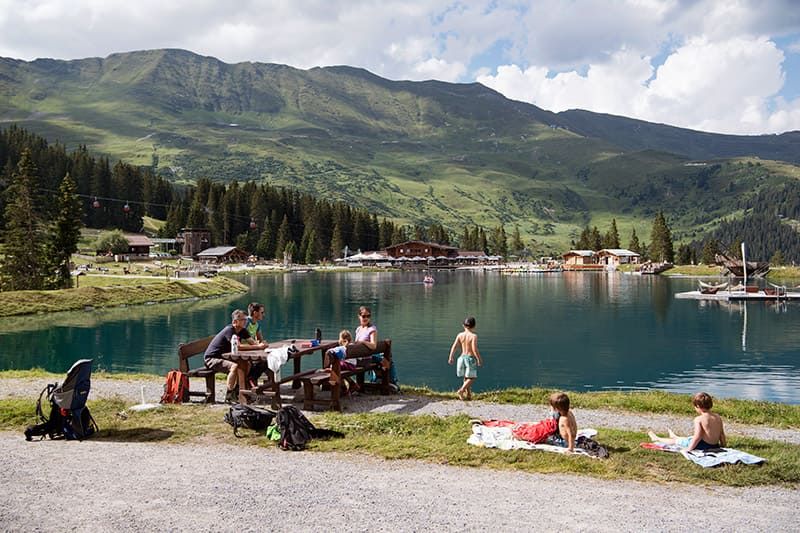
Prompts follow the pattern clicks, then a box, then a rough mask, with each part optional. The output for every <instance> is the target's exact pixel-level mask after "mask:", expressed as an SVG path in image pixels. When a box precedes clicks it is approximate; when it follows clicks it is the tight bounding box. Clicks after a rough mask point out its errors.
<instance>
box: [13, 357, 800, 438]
mask: <svg viewBox="0 0 800 533" xmlns="http://www.w3.org/2000/svg"><path fill="white" fill-rule="evenodd" d="M218 377H219V378H220V379H223V378H224V377H223V375H222V374H220V375H219V376H218ZM31 378H37V379H41V380H42V381H44V382H48V381H51V382H52V381H60V380H62V379H64V375H63V374H55V373H52V372H46V371H44V370H41V369H31V370H3V371H0V380H2V379H31ZM92 379H95V380H99V379H115V380H121V381H130V380H152V381H153V382H156V383H163V381H164V376H154V375H150V374H110V373H107V372H102V371H99V372H94V373H93V374H92ZM553 392H555V391H554V390H553V389H543V388H538V387H533V388H527V389H525V388H508V389H503V390H496V391H486V392H479V393H476V394H475V396H474V398H475V401H483V402H488V403H497V404H511V405H545V406H546V405H548V401H547V399H548V397H549V396H550V394H551V393H553ZM567 392H568V394H569V397H570V402H571V404H572V406H573V408H578V409H611V410H619V411H629V412H632V413H647V414H669V415H677V416H686V417H694V416H695V415H694V409H693V408H692V399H691V395H689V394H675V393H671V392H663V391H625V392H621V391H603V392H574V391H567ZM403 393H405V394H411V395H416V396H423V397H428V398H434V399H449V400H453V399H455V395H454V394H453V393H452V392H440V391H434V390H431V389H429V388H427V387H412V386H408V385H404V386H403ZM714 410H715V411H716V412H718V413H719V414H720V415H721V416H723V417H724V418H725V419H726V420H730V421H731V422H739V423H742V424H751V425H755V426H768V427H774V428H800V405H792V404H785V403H776V402H764V401H756V400H739V399H736V398H716V399H715V400H714Z"/></svg>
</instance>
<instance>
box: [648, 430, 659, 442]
mask: <svg viewBox="0 0 800 533" xmlns="http://www.w3.org/2000/svg"><path fill="white" fill-rule="evenodd" d="M647 436H648V437H650V440H651V441H653V442H656V441H657V440H658V435H656V434H655V433H653V432H652V431H648V432H647Z"/></svg>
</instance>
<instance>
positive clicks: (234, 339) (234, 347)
mask: <svg viewBox="0 0 800 533" xmlns="http://www.w3.org/2000/svg"><path fill="white" fill-rule="evenodd" d="M231 353H232V354H233V355H236V354H238V353H239V336H238V335H232V336H231Z"/></svg>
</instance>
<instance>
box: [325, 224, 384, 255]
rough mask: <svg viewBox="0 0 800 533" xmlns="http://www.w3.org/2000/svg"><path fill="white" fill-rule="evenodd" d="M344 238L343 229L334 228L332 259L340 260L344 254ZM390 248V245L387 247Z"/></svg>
mask: <svg viewBox="0 0 800 533" xmlns="http://www.w3.org/2000/svg"><path fill="white" fill-rule="evenodd" d="M344 246H345V243H344V237H343V236H342V228H341V227H340V226H339V224H336V225H335V226H333V233H332V234H331V249H330V255H329V257H331V258H332V259H338V258H339V257H341V256H342V254H343V253H344V252H343V250H344ZM387 246H388V245H387Z"/></svg>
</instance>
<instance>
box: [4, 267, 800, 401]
mask: <svg viewBox="0 0 800 533" xmlns="http://www.w3.org/2000/svg"><path fill="white" fill-rule="evenodd" d="M434 275H435V278H436V282H435V283H434V284H423V283H422V277H423V274H422V273H419V272H329V273H323V272H307V273H289V274H278V275H271V274H269V275H260V274H254V275H241V276H237V279H239V280H240V281H243V282H244V283H246V284H247V285H248V286H249V287H250V292H249V293H248V294H242V295H235V296H229V297H223V298H216V299H211V300H199V301H190V302H180V303H173V304H155V305H145V306H131V307H118V308H110V309H100V310H94V311H84V312H70V313H54V314H38V315H32V316H23V317H13V318H5V319H0V369H3V370H8V369H30V368H43V369H45V370H48V371H52V372H56V373H61V372H65V371H66V370H67V369H68V368H69V367H70V365H71V364H72V363H73V362H74V361H75V360H77V359H83V358H88V359H93V360H94V368H95V370H97V369H102V370H106V371H108V372H114V373H125V372H144V373H151V374H164V373H166V371H167V370H169V369H170V368H175V367H176V366H177V346H178V344H179V343H181V342H187V341H189V340H193V339H197V338H201V337H205V336H208V335H212V334H214V333H216V332H218V331H219V330H220V329H221V328H222V327H223V326H225V325H226V324H227V323H229V322H230V312H231V311H232V310H233V309H236V308H242V309H246V308H247V304H248V303H249V302H251V301H258V302H261V303H264V304H265V306H266V317H265V319H264V320H263V321H262V323H261V326H262V331H264V332H265V336H266V338H267V340H280V339H296V340H297V341H298V342H302V341H307V340H309V339H311V338H313V336H314V331H315V329H316V328H320V329H321V330H322V332H323V336H324V338H336V336H337V335H338V332H339V330H341V329H350V330H351V331H355V328H356V326H357V324H358V320H357V318H358V317H357V311H358V308H359V306H361V305H366V306H369V307H370V308H371V309H372V319H373V321H374V323H375V324H376V326H377V327H378V333H379V337H380V338H391V339H392V342H393V344H392V346H393V348H392V351H393V354H394V357H395V362H396V365H397V370H398V376H399V381H400V384H401V385H403V384H408V385H420V386H422V385H426V386H429V387H431V388H433V389H435V390H442V391H446V390H455V389H456V388H457V387H458V386H459V385H460V381H461V379H460V378H457V377H456V370H455V367H454V366H450V365H448V364H447V357H448V353H449V350H450V346H451V344H452V342H453V339H454V337H455V335H456V334H457V333H459V332H460V331H462V326H461V323H462V321H463V320H464V318H465V317H466V316H475V317H476V320H477V327H476V330H475V331H476V332H477V334H478V347H479V349H480V352H481V355H482V356H483V359H484V364H483V366H482V367H480V368H479V370H478V379H477V381H476V383H475V387H474V389H475V390H477V391H482V390H491V389H501V388H506V387H531V386H542V387H547V388H559V389H565V390H578V391H581V390H649V389H659V390H666V391H672V392H682V393H693V392H696V391H698V390H705V391H707V392H709V393H711V394H712V395H714V396H719V397H735V398H747V399H755V400H769V401H777V402H785V403H793V404H797V403H800V302H794V303H792V302H788V303H787V302H749V303H737V302H716V301H696V300H677V299H675V297H674V295H675V293H677V292H683V291H689V290H694V289H696V287H697V280H695V279H689V278H669V277H664V276H637V275H626V274H622V273H610V274H608V273H585V272H564V273H558V274H529V275H517V276H510V275H503V274H500V273H497V272H483V271H458V272H435V273H434ZM762 283H763V282H762ZM319 362H320V360H319V357H317V356H309V357H306V358H304V362H303V366H304V368H312V367H313V366H314V365H319ZM192 363H193V366H198V365H200V364H202V361H201V358H196V359H195V360H193V361H192Z"/></svg>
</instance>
